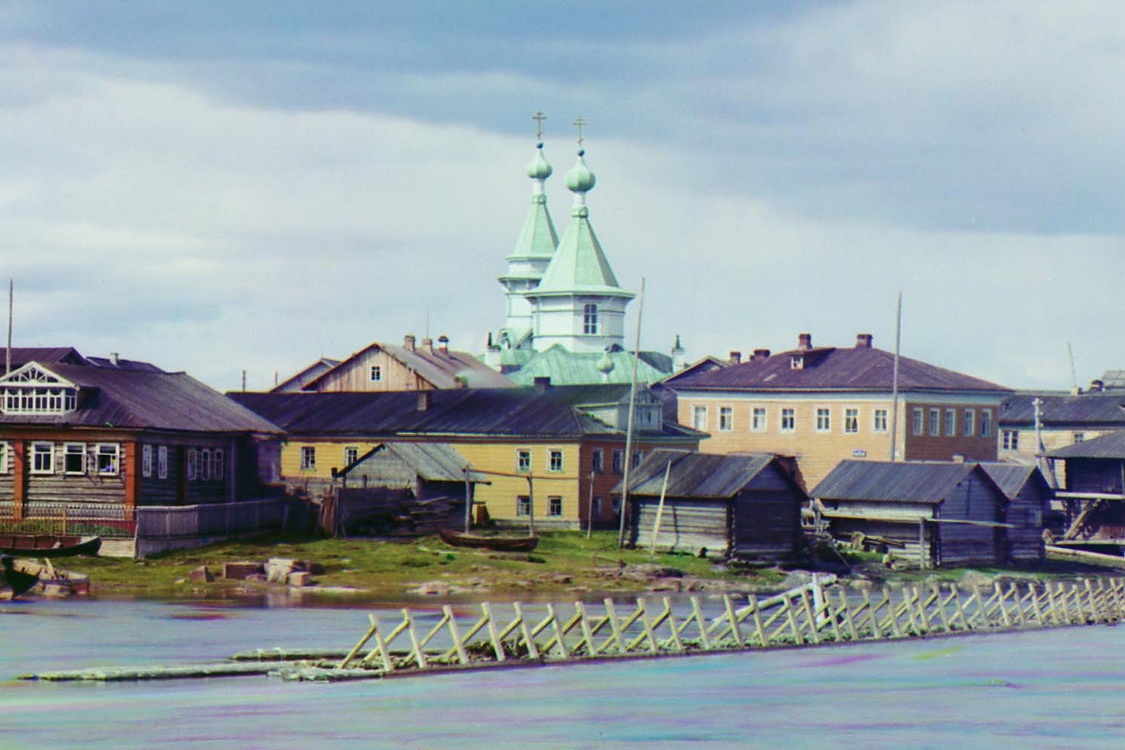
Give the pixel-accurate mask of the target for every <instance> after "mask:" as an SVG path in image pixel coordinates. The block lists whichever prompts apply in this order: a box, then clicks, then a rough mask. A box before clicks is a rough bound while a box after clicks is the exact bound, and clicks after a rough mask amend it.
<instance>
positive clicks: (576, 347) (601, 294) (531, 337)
mask: <svg viewBox="0 0 1125 750" xmlns="http://www.w3.org/2000/svg"><path fill="white" fill-rule="evenodd" d="M535 119H536V120H538V121H539V122H540V124H541V123H542V119H543V115H542V114H541V113H537V114H536V116H535ZM575 124H576V125H577V126H578V147H579V148H578V160H577V162H576V163H575V165H574V166H573V167H572V168H571V170H570V171H569V172H567V174H566V187H567V189H569V190H570V191H571V192H572V193H573V194H574V204H573V206H572V207H571V211H570V218H569V220H568V223H567V225H566V229H565V231H564V232H563V235H562V239H559V236H558V233H557V232H556V230H555V224H554V222H553V221H552V220H551V214H550V212H549V211H548V209H547V194H546V191H545V189H544V188H545V185H546V181H547V179H548V178H549V177H550V176H551V174H552V173H553V171H554V170H553V169H552V167H551V165H550V163H549V162H548V161H547V157H546V155H545V154H544V152H543V142H542V140H541V138H542V130H541V129H540V130H539V132H538V133H537V135H538V136H539V138H540V140H539V143H538V144H537V147H536V150H535V155H534V157H532V160H531V163H530V164H528V166H527V176H528V177H530V178H531V180H532V189H531V207H530V209H529V211H528V214H527V218H526V219H525V220H524V224H523V229H522V231H521V232H520V234H519V239H518V240H517V242H516V246H515V249H514V250H513V252H512V253H511V254H510V255H509V256H508V257H507V262H508V268H507V272H506V273H505V274H504V275H503V276H501V277H500V278H499V281H500V284H501V285H502V286H503V287H504V292H505V297H506V301H507V317H506V319H505V323H504V327H503V328H501V329H500V330H499V331H498V332H497V333H496V334H491V333H490V334H489V337H488V350H487V351H486V352H485V356H484V359H485V362H486V363H487V364H489V365H490V366H492V367H494V368H495V369H497V370H499V371H500V372H502V373H503V374H505V375H507V376H508V377H509V378H511V379H512V380H513V381H515V382H516V383H520V384H527V385H530V384H532V383H534V382H535V381H536V379H537V378H543V377H549V378H550V379H551V381H550V382H551V383H552V384H555V385H574V384H587V383H589V384H592V383H627V382H630V381H631V380H632V377H633V364H634V363H633V354H632V352H630V351H627V350H626V348H625V314H626V309H627V308H628V306H629V303H630V302H631V301H632V300H633V299H634V297H635V296H636V295H635V294H633V293H632V292H630V291H627V290H625V289H623V288H622V287H621V285H620V284H619V283H618V281H617V277H616V276H615V275H614V273H613V269H612V268H611V267H610V264H609V260H608V258H606V255H605V251H604V250H603V249H602V246H601V243H600V242H599V241H598V237H597V235H596V234H595V233H594V228H593V226H592V225H591V223H590V209H589V207H588V206H587V203H586V197H587V194H588V193H589V192H590V191H591V190H593V188H594V185H595V184H596V183H597V178H596V177H595V175H594V173H593V172H592V171H591V170H590V168H589V167H588V166H587V165H586V158H585V156H586V152H585V150H584V149H583V148H582V141H583V139H582V126H583V125H585V122H584V121H583V120H582V119H581V118H579V120H578V121H577V122H576V123H575ZM683 355H684V351H683V348H682V347H681V346H680V344H679V340H678V339H677V342H676V346H675V347H674V348H673V350H672V354H671V356H669V355H668V354H664V353H661V352H644V351H642V352H640V356H639V357H638V361H637V380H638V382H642V383H653V382H656V381H658V380H662V379H663V378H665V377H667V376H668V375H670V374H672V372H674V371H676V370H678V369H682V367H683V364H684V363H683Z"/></svg>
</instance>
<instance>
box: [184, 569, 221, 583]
mask: <svg viewBox="0 0 1125 750" xmlns="http://www.w3.org/2000/svg"><path fill="white" fill-rule="evenodd" d="M188 580H189V581H206V582H207V583H211V581H214V580H215V575H214V573H212V572H211V571H209V570H208V569H207V566H206V565H200V566H199V567H198V568H196V569H195V570H193V571H191V572H190V573H188Z"/></svg>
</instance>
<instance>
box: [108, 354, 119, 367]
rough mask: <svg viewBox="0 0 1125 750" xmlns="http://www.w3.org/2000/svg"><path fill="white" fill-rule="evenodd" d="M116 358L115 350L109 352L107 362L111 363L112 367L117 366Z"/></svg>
mask: <svg viewBox="0 0 1125 750" xmlns="http://www.w3.org/2000/svg"><path fill="white" fill-rule="evenodd" d="M117 359H118V356H117V352H110V353H109V363H110V364H111V365H113V366H114V367H117Z"/></svg>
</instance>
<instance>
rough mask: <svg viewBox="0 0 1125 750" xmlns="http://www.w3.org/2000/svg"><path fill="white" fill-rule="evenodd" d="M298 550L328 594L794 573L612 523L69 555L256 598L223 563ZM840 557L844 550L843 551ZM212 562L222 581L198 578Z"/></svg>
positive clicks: (631, 587) (763, 579)
mask: <svg viewBox="0 0 1125 750" xmlns="http://www.w3.org/2000/svg"><path fill="white" fill-rule="evenodd" d="M269 558H291V559H297V560H306V561H310V562H314V563H319V564H320V565H321V566H323V568H324V573H323V574H318V575H315V576H314V578H313V583H314V584H315V585H314V586H312V587H309V588H307V589H302V592H303V595H304V596H313V597H315V596H331V597H337V598H342V599H350V600H354V601H356V602H362V601H370V600H401V599H403V598H409V597H413V596H418V597H426V596H429V597H435V596H440V597H457V596H468V597H484V596H488V597H492V598H497V599H500V598H517V597H518V598H525V599H531V598H544V597H554V598H558V597H560V596H585V595H589V596H594V595H614V594H630V593H635V592H644V591H667V592H681V591H691V592H723V591H736V592H750V591H770V590H777V589H780V588H783V587H784V584H785V581H786V578H787V576H788V572H787V571H786V570H781V569H778V568H772V567H736V566H728V565H716V564H713V563H711V562H710V561H708V560H705V559H701V558H698V557H695V556H691V555H671V554H656V555H650V554H649V553H648V552H647V551H646V550H630V549H622V550H619V549H618V548H617V535H616V533H613V532H595V533H594V534H593V536H592V537H590V538H587V537H586V535H585V534H583V533H577V532H554V533H550V532H548V533H545V534H543V535H542V536H541V540H540V544H539V547H538V548H537V549H536V550H535V551H534V552H533V553H530V554H527V553H523V554H505V553H494V552H488V551H484V550H467V549H458V548H452V547H449V546H447V545H445V544H444V543H442V542H441V540H440V539H438V538H437V537H423V538H420V539H410V540H407V541H375V540H367V539H323V538H311V539H310V538H292V537H290V538H286V537H277V536H269V537H259V538H254V539H247V540H240V541H231V542H225V543H222V544H216V545H212V546H209V547H204V548H200V549H192V550H182V551H178V552H168V553H165V554H161V555H157V556H154V557H151V558H148V559H145V560H137V561H134V560H129V559H121V558H105V557H98V558H76V559H75V560H74V561H73V562H70V561H68V562H67V563H66V565H67V566H68V567H72V568H73V569H75V570H78V571H81V572H84V573H88V574H89V575H90V578H91V582H92V592H91V593H92V595H93V596H96V597H99V598H157V599H161V598H163V599H192V598H209V599H210V598H236V597H249V598H253V597H260V596H265V595H267V594H269V593H270V592H277V591H278V590H285V589H284V587H280V586H278V585H277V584H267V583H265V582H262V581H244V580H226V579H224V578H222V577H221V574H222V569H223V564H224V563H226V562H237V561H254V562H265V561H266V560H267V559H269ZM836 559H837V561H838V560H839V558H836ZM849 562H850V563H851V564H852V565H853V567H854V569H855V573H856V575H857V576H858V577H861V578H866V579H868V580H872V581H873V582H874V583H883V582H886V581H891V582H896V581H901V582H907V583H913V582H918V581H921V580H923V579H935V578H936V579H938V580H944V581H958V580H961V579H962V578H963V577H964V576H965V575H966V574H967V571H966V570H964V569H948V570H944V569H943V570H939V571H933V570H925V571H922V570H917V569H906V570H888V569H886V568H885V567H884V566H882V565H881V564H880V563H879V561H878V556H875V555H867V556H864V555H849ZM200 566H206V567H207V569H208V570H209V571H210V572H211V573H213V574H214V575H215V580H213V581H205V580H192V579H191V578H190V573H191V572H192V570H194V569H197V568H199V567H200ZM1099 572H1101V573H1104V572H1105V571H1103V570H1099V569H1097V568H1090V567H1088V566H1083V565H1078V564H1073V563H1070V564H1068V563H1060V562H1053V563H1047V564H1045V565H1043V566H1041V567H1039V568H1036V569H1033V570H1006V569H999V568H989V569H979V570H976V571H973V572H972V573H971V575H975V576H977V577H978V578H979V579H981V580H986V579H988V578H992V577H995V576H1006V577H1012V578H1029V577H1037V578H1042V577H1068V576H1074V575H1081V574H1087V575H1089V574H1091V573H1093V574H1097V573H1099Z"/></svg>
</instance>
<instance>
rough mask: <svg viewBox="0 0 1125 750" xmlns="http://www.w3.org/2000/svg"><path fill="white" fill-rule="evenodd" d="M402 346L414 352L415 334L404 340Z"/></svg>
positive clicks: (410, 334) (409, 334)
mask: <svg viewBox="0 0 1125 750" xmlns="http://www.w3.org/2000/svg"><path fill="white" fill-rule="evenodd" d="M402 345H403V346H404V347H406V350H407V351H410V352H412V351H414V334H413V333H408V334H406V336H404V337H403V339H402Z"/></svg>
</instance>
